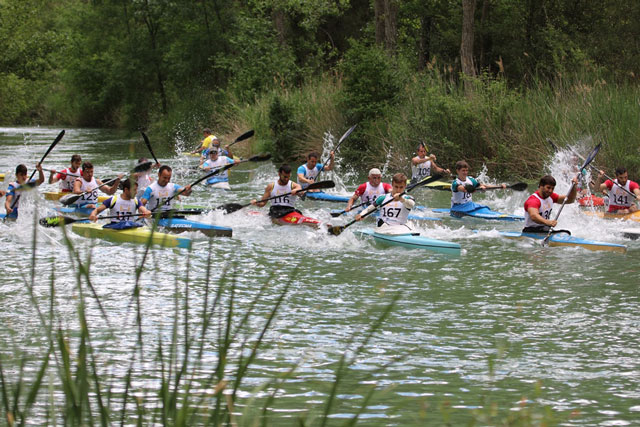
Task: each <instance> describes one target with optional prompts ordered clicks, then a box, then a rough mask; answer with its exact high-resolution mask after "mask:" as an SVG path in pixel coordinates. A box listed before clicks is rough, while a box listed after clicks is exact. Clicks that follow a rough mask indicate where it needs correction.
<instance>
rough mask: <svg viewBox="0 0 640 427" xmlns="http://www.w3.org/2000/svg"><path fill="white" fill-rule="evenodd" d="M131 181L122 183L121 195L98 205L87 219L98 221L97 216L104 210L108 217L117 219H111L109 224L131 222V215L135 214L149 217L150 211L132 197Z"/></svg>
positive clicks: (127, 180)
mask: <svg viewBox="0 0 640 427" xmlns="http://www.w3.org/2000/svg"><path fill="white" fill-rule="evenodd" d="M131 185H132V183H131V180H130V179H129V178H127V179H125V180H124V181H122V183H121V184H120V187H121V188H122V194H120V195H119V196H112V197H109V198H108V199H107V200H105V201H104V202H102V203H100V205H98V207H97V208H95V209H94V210H93V212H91V215H89V219H90V220H91V221H93V222H96V220H97V219H98V214H99V213H100V212H102V211H104V210H105V209H109V216H117V217H118V218H112V219H111V223H112V224H113V223H117V222H125V221H131V218H132V215H134V214H135V213H137V212H140V213H141V214H144V216H145V217H146V218H149V217H151V211H150V210H149V209H147V208H145V207H144V206H143V205H142V203H141V202H140V201H139V200H138V198H137V197H133V193H134V192H135V190H136V189H135V186H136V184H135V183H134V184H133V186H134V188H133V189H132V188H131Z"/></svg>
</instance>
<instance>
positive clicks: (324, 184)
mask: <svg viewBox="0 0 640 427" xmlns="http://www.w3.org/2000/svg"><path fill="white" fill-rule="evenodd" d="M335 186H336V183H335V182H333V181H331V180H327V181H318V182H312V183H311V184H309V185H308V186H307V187H306V188H305V191H308V190H323V189H326V188H333V187H335Z"/></svg>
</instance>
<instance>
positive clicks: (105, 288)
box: [0, 128, 640, 425]
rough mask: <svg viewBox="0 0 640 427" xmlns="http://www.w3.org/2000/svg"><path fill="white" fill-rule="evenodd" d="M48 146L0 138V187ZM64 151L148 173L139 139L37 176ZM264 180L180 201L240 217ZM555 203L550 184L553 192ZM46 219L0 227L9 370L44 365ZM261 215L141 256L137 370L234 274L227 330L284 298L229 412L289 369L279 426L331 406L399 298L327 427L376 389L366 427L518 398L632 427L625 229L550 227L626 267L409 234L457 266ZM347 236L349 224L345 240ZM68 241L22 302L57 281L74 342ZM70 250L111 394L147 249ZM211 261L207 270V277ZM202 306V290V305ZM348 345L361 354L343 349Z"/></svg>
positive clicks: (460, 227) (208, 360) (536, 248)
mask: <svg viewBox="0 0 640 427" xmlns="http://www.w3.org/2000/svg"><path fill="white" fill-rule="evenodd" d="M58 132H59V129H46V128H2V129H0V139H1V140H2V144H0V171H1V172H4V173H6V174H7V179H6V180H5V183H3V185H4V187H2V188H6V184H7V181H9V179H10V178H11V176H12V174H13V169H14V168H15V165H16V164H17V163H19V162H24V163H26V164H27V165H28V167H29V169H30V170H31V168H32V167H33V164H35V162H36V161H37V160H38V159H39V158H40V157H41V155H42V153H44V151H46V149H47V147H48V145H49V144H50V143H51V141H52V140H53V138H55V136H56V135H57V134H58ZM157 152H162V150H157ZM74 153H80V154H82V155H83V158H85V159H88V160H91V161H92V162H93V163H94V165H95V168H96V176H98V177H110V176H113V175H114V174H116V173H118V172H122V171H126V170H129V169H130V168H131V166H132V165H133V164H135V162H136V160H137V158H138V157H142V156H146V157H148V153H146V152H145V147H144V144H143V143H142V141H141V138H139V137H138V136H136V135H133V136H129V137H123V136H122V135H118V134H114V133H111V132H108V131H103V130H84V129H71V130H68V131H67V134H66V136H65V137H64V139H63V140H62V142H61V143H60V144H59V145H58V147H56V149H55V150H54V151H52V153H51V154H50V155H49V156H48V157H47V160H46V161H45V163H46V166H47V167H51V168H57V169H61V168H63V167H66V166H67V164H68V163H69V159H70V157H71V155H72V154H74ZM160 156H161V158H160V161H161V162H162V163H168V164H170V165H172V166H174V170H175V174H174V179H175V180H176V181H177V182H178V183H180V184H183V185H184V184H188V183H189V182H191V181H193V180H195V179H197V177H198V176H199V173H198V171H197V170H194V169H193V166H194V164H195V163H196V162H197V159H195V158H188V157H184V156H182V157H177V156H176V157H172V156H171V155H170V154H169V153H163V154H160ZM565 164H566V163H565ZM560 167H561V165H558V164H552V165H551V166H550V169H551V170H553V171H554V174H559V173H560V172H558V171H559V169H558V168H560ZM390 172H391V171H390ZM276 177H277V175H276V171H275V167H274V166H273V165H271V164H242V165H239V166H238V167H237V170H236V168H234V169H232V172H231V185H232V188H233V189H234V190H233V191H231V192H216V191H215V190H213V191H212V190H210V189H208V188H206V187H204V186H200V187H196V190H195V191H194V195H193V196H192V197H190V198H188V199H185V202H188V203H192V204H198V205H204V206H211V207H214V206H218V205H220V204H222V203H227V202H239V203H246V202H248V201H249V200H251V199H252V198H255V197H257V196H260V195H261V194H262V192H263V190H264V187H265V186H266V184H267V183H268V182H270V181H272V180H275V179H276ZM359 183H360V180H358V179H356V178H353V177H351V178H350V180H348V181H347V182H346V183H345V184H346V188H347V189H351V190H352V189H353V188H355V187H356V185H357V184H359ZM567 188H568V184H565V183H564V182H563V181H560V180H559V185H558V190H559V192H561V193H562V192H564V191H566V189H567ZM48 189H51V190H54V189H55V186H49V185H47V184H45V185H43V186H42V187H41V189H40V191H45V190H48ZM414 194H415V196H416V198H417V200H418V202H419V203H420V204H422V205H426V206H428V207H447V206H448V203H449V201H448V197H449V196H448V194H447V193H445V192H438V191H432V190H427V189H420V190H417V191H416V192H415V193H414ZM528 194H529V193H516V192H498V191H494V192H489V193H487V194H486V195H481V194H477V193H476V195H474V198H475V199H476V200H477V201H479V202H481V203H484V204H487V205H489V206H491V207H492V208H494V209H496V210H500V211H504V212H509V213H516V214H521V213H522V204H523V203H524V200H525V199H526V197H527V196H528ZM52 206H53V205H52V202H49V201H44V200H43V199H42V198H41V196H39V195H38V194H37V193H36V192H33V193H31V194H29V195H28V196H26V197H25V199H24V206H23V208H21V211H22V210H23V209H24V211H23V212H22V213H23V215H22V216H21V218H20V219H19V221H18V222H17V223H16V224H11V223H0V242H2V245H3V247H4V252H5V253H4V256H3V262H2V266H3V269H2V270H3V271H4V280H3V282H2V290H3V292H2V299H3V302H4V306H5V307H6V308H5V310H3V311H2V315H1V317H0V318H1V322H2V325H3V328H2V343H3V344H2V346H1V347H0V351H1V352H2V356H3V365H7V366H9V365H12V364H11V363H8V362H7V361H11V360H14V361H15V360H16V358H18V357H19V354H20V353H21V352H24V353H27V354H32V355H34V356H37V355H38V353H39V352H41V351H42V346H43V339H42V331H41V328H40V320H39V318H38V315H37V313H36V312H35V310H34V308H33V305H32V303H31V302H30V296H29V293H28V292H27V289H26V287H25V283H30V282H31V277H32V276H31V275H32V272H31V271H30V269H31V245H32V243H33V234H34V230H33V226H32V224H33V218H34V217H35V218H39V217H41V216H46V215H50V214H51V212H52V211H51V208H52ZM338 206H339V205H335V204H327V203H324V202H314V201H309V200H307V201H304V202H302V204H301V208H302V210H303V212H304V213H305V214H307V215H308V216H313V217H317V218H319V219H322V220H323V221H329V220H331V217H330V215H329V212H328V210H329V208H334V207H338ZM265 212H266V209H256V208H251V207H249V208H245V209H243V210H241V211H239V212H237V213H234V214H232V215H222V214H221V213H220V212H218V211H215V212H209V213H207V214H206V215H203V216H201V217H199V218H198V219H199V220H201V221H205V222H210V223H215V224H219V225H226V226H230V227H233V234H234V235H233V238H230V239H229V238H220V239H217V240H213V241H212V242H211V243H209V242H208V241H207V240H206V238H204V237H202V236H199V235H198V234H197V233H186V235H188V236H189V237H191V238H192V239H193V240H194V247H193V249H192V251H191V252H188V251H186V250H171V249H162V248H153V249H152V250H151V251H150V255H149V259H148V261H147V263H146V264H145V269H144V271H143V274H142V276H141V279H140V282H139V286H140V301H141V307H142V313H143V323H142V333H143V335H144V337H145V344H146V345H145V347H144V349H143V351H144V352H146V353H147V354H146V356H147V358H148V360H153V358H154V352H155V351H156V350H157V347H156V343H157V341H158V340H159V339H161V338H162V339H166V340H170V337H171V333H172V330H173V328H174V322H175V321H176V319H175V318H174V313H175V310H174V307H175V305H176V304H178V305H179V306H181V307H183V306H184V304H185V298H188V302H189V306H190V307H191V310H189V312H188V313H187V316H189V318H190V319H191V321H192V322H193V323H191V330H189V331H188V333H189V334H191V335H192V336H193V335H194V334H195V335H197V333H198V322H199V321H200V313H199V312H198V310H202V307H203V305H204V301H205V295H206V284H207V277H209V280H208V283H210V284H211V285H212V287H213V288H216V286H217V284H218V282H219V280H220V278H221V277H222V276H223V271H224V270H225V269H226V268H229V269H230V271H231V272H232V275H233V276H234V277H235V280H236V282H235V283H236V289H235V292H236V295H235V299H236V304H237V309H238V316H240V314H241V313H242V310H243V309H247V308H248V307H249V306H250V305H251V303H252V301H253V298H254V297H255V296H256V295H257V294H258V292H259V288H260V286H261V284H263V283H265V281H268V285H269V286H267V287H266V289H265V290H264V294H263V295H261V297H260V299H259V302H258V304H257V305H256V307H255V314H256V317H255V318H252V320H251V322H252V323H250V327H251V328H254V329H253V333H254V334H257V333H258V332H259V329H260V328H261V327H262V324H263V321H264V319H265V318H266V317H267V316H268V313H269V312H270V310H271V309H272V307H273V304H274V303H275V302H276V301H277V299H278V297H279V295H280V293H281V292H282V290H283V288H284V286H285V285H286V284H287V283H289V282H291V288H290V290H289V293H288V294H287V296H286V298H285V300H284V302H283V305H282V307H281V309H280V312H279V315H278V316H277V318H276V319H275V321H274V323H273V325H272V327H271V329H270V330H269V332H268V333H267V335H266V337H265V347H264V348H263V350H262V351H261V352H260V354H259V355H258V358H257V359H256V361H255V364H254V365H253V367H252V368H251V370H250V373H249V375H248V377H247V378H246V380H245V383H244V386H243V388H242V391H241V396H246V397H249V396H264V395H266V394H267V393H268V392H269V390H267V391H258V390H255V389H254V388H255V387H259V386H261V385H263V384H264V383H265V381H267V380H269V379H272V378H273V377H274V375H277V374H278V373H283V372H287V371H288V370H290V369H291V368H292V367H294V366H297V369H296V371H295V374H293V375H292V376H291V377H289V378H288V379H286V380H285V381H284V382H283V383H282V384H279V385H278V388H279V390H278V392H277V399H276V401H275V402H274V403H273V404H272V408H271V413H272V414H273V416H275V417H281V418H283V419H289V418H293V419H295V418H296V417H297V416H301V411H302V412H304V411H308V410H311V409H313V410H315V411H319V410H320V409H318V408H319V407H320V405H321V402H323V401H324V399H325V398H326V396H328V394H329V393H330V389H331V385H332V383H333V381H334V378H335V375H334V372H335V369H336V366H337V363H338V361H339V359H340V357H341V355H342V354H343V353H344V352H345V351H348V352H349V353H348V354H354V353H353V352H355V351H356V349H357V343H358V342H360V341H359V340H361V339H362V338H363V336H364V335H365V331H366V330H367V328H368V325H370V324H371V323H372V322H373V321H374V320H375V319H376V318H377V317H378V316H380V315H381V313H382V312H383V310H384V307H385V306H386V305H387V304H389V302H390V301H391V298H392V296H393V295H395V294H396V293H400V298H399V300H398V302H397V304H396V306H395V309H394V310H393V312H392V313H391V315H390V317H389V318H388V319H387V321H386V322H385V323H384V324H383V326H382V328H381V330H380V331H379V332H378V333H377V334H375V335H374V336H373V338H372V339H371V341H370V342H369V343H368V345H367V346H366V347H365V348H364V349H363V351H362V353H360V354H358V356H357V358H356V360H354V363H353V364H352V365H351V366H350V367H349V375H347V376H346V377H345V378H344V380H343V383H342V385H341V387H340V389H339V390H338V406H337V407H336V408H335V409H336V410H335V413H334V414H333V415H332V416H333V417H335V418H337V419H342V418H344V417H352V416H353V414H354V412H355V411H356V408H358V407H359V405H360V404H361V403H362V399H363V396H364V395H365V394H366V393H367V389H366V387H365V386H366V385H376V386H377V387H378V388H379V389H380V391H379V394H378V396H377V397H376V398H374V399H373V400H372V401H371V403H370V405H368V406H367V408H366V410H365V413H364V414H363V416H362V418H363V419H364V420H367V422H371V423H375V424H392V425H406V424H413V423H418V422H421V421H424V420H425V419H426V420H432V421H436V422H438V421H439V420H442V416H443V415H442V413H443V411H444V410H443V409H442V406H441V405H443V403H444V402H448V403H447V405H449V406H450V408H451V409H450V410H451V411H452V414H453V415H452V419H453V420H457V422H463V420H468V419H469V417H470V412H469V411H468V410H472V409H478V408H483V407H484V406H485V405H486V402H489V401H490V402H495V403H497V404H498V405H499V407H500V408H502V409H507V408H514V410H516V409H517V408H518V407H519V405H520V402H521V400H522V399H528V400H529V401H531V402H536V403H539V404H544V405H549V406H550V407H551V408H553V409H555V410H557V411H566V412H567V414H568V413H569V412H571V411H578V412H579V415H577V417H576V418H575V420H573V419H572V420H569V421H567V422H568V423H576V424H611V423H615V424H619V425H623V424H625V423H633V422H634V420H637V412H638V411H639V410H640V405H639V404H638V399H639V397H640V396H639V393H638V390H637V388H638V387H637V384H638V380H639V377H640V366H639V365H638V363H639V362H638V361H639V360H640V357H639V356H640V354H638V353H639V351H640V350H639V349H640V345H638V344H639V343H638V327H639V325H640V316H639V314H638V310H637V309H636V307H637V306H638V303H639V301H638V299H639V296H638V292H637V283H638V280H637V277H638V273H639V269H638V262H637V261H638V256H639V254H640V251H639V247H640V246H639V243H638V242H630V241H625V240H623V239H622V238H621V237H619V236H618V235H617V234H616V230H617V228H619V227H620V226H621V224H620V222H617V221H603V220H601V219H598V218H595V217H588V216H586V215H584V214H582V213H581V212H580V208H578V207H577V206H567V207H565V210H564V211H563V213H562V216H561V219H560V225H559V227H560V228H567V229H570V230H571V231H572V232H573V234H574V235H577V236H580V237H586V238H592V239H598V240H604V241H609V242H616V243H623V244H627V245H628V246H629V251H628V253H627V254H626V255H619V254H609V253H605V252H603V253H596V252H589V251H586V250H583V249H573V248H566V249H565V248H543V247H541V246H540V245H539V244H538V243H536V242H533V241H531V242H530V241H509V240H506V239H502V238H500V237H499V235H498V231H500V230H515V229H517V228H518V227H519V226H520V224H514V223H504V224H502V223H489V222H480V221H476V220H456V219H450V218H448V217H442V219H441V221H437V222H433V221H425V222H422V223H420V224H417V223H416V224H414V226H415V227H416V228H417V229H418V230H419V231H421V232H422V233H423V234H424V235H427V236H428V237H432V238H436V239H443V240H450V241H455V242H457V243H460V244H461V245H462V247H463V249H464V251H463V255H462V256H460V257H457V258H448V257H447V256H445V255H439V254H434V253H430V252H425V251H408V250H403V249H397V248H382V247H378V246H375V245H372V244H371V242H369V241H367V240H358V239H356V238H355V237H354V236H353V234H352V233H349V232H345V233H343V234H342V235H340V236H339V237H333V236H329V235H327V234H325V233H323V232H320V231H315V230H311V229H306V228H305V229H297V228H294V227H277V226H274V225H272V224H271V223H270V221H269V220H268V218H267V217H266V216H265V215H264V213H265ZM332 221H333V222H336V220H332ZM357 227H362V226H361V225H359V224H358V225H356V226H354V227H353V228H357ZM474 230H480V232H477V233H476V232H474ZM69 231H70V230H69ZM63 238H64V235H63V231H62V230H61V229H56V228H51V229H45V228H39V229H38V230H37V236H36V239H37V250H36V254H35V264H34V266H35V270H34V271H33V275H34V277H35V280H34V288H33V291H34V298H35V299H36V300H37V301H39V302H40V305H41V309H43V310H44V311H45V312H47V310H48V309H47V308H46V307H48V304H49V301H50V298H51V288H50V277H51V275H52V274H54V275H55V289H54V290H55V294H54V297H53V298H54V301H55V305H54V311H55V315H56V317H57V318H58V319H60V322H61V326H62V327H63V328H68V329H70V330H77V328H78V326H77V311H76V304H77V302H78V299H79V297H80V296H79V294H78V287H77V286H76V281H77V276H76V272H77V268H78V260H74V259H72V257H71V256H70V254H69V252H68V250H67V249H66V247H65V246H64V244H63ZM69 238H70V239H71V241H72V242H73V244H74V246H75V249H76V250H77V251H78V253H79V254H80V259H81V260H82V261H83V262H84V261H85V260H86V259H88V258H89V257H91V270H90V271H91V279H92V285H93V288H94V289H95V292H96V294H97V295H99V297H100V302H101V304H102V310H104V315H103V313H102V311H101V309H100V307H98V305H97V303H96V300H95V299H93V298H90V297H87V295H89V294H87V295H85V297H86V298H87V299H86V301H87V305H88V311H87V315H88V323H89V324H90V325H91V326H92V328H93V329H94V332H95V333H96V336H94V340H95V343H94V344H95V345H96V346H97V347H98V348H100V359H101V360H104V361H107V360H108V361H109V363H110V366H109V368H105V369H106V370H107V371H106V372H109V375H114V376H115V377H119V378H122V377H124V375H125V373H126V370H127V368H128V364H129V361H130V356H131V352H132V350H133V349H134V348H135V342H136V339H137V334H138V328H137V325H136V319H135V313H136V312H135V298H134V297H133V293H134V288H135V277H134V269H135V267H136V266H137V265H139V263H140V261H141V258H142V256H143V248H142V247H140V246H136V245H132V244H126V243H125V244H116V243H110V242H104V241H101V240H91V239H85V238H81V237H79V236H76V235H73V234H69ZM209 256H211V257H212V260H213V263H212V267H213V268H212V269H211V271H208V269H207V259H208V258H209ZM187 277H188V280H189V286H188V287H186V286H185V283H186V279H187ZM84 291H85V292H88V293H89V292H90V290H89V289H87V288H84ZM213 292H214V291H212V290H211V289H210V290H209V295H208V297H207V298H209V299H211V298H212V293H213ZM176 295H177V296H178V297H179V298H178V299H176ZM228 297H229V295H228V294H225V298H228ZM105 316H106V317H105ZM217 320H218V321H219V320H220V319H217ZM182 322H183V320H179V323H180V324H182ZM251 328H250V330H251ZM354 337H355V338H356V343H355V344H353V343H350V342H351V340H352V339H353V338H354ZM114 344H115V345H114ZM216 358H217V354H216V353H215V351H206V352H205V353H204V354H203V355H202V358H201V360H202V362H203V368H202V370H201V372H200V374H201V375H202V376H203V378H204V377H205V376H206V375H207V374H210V372H211V369H213V368H212V366H213V365H215V363H216ZM15 366H17V365H15ZM383 367H386V368H385V369H382V368H383ZM146 368H147V367H146V366H136V367H135V369H136V370H138V371H139V372H141V373H143V374H142V375H141V376H140V377H138V378H137V380H139V381H141V382H140V383H139V384H138V383H137V384H136V385H135V386H136V387H138V388H139V389H150V388H151V387H154V385H157V383H158V378H157V377H156V376H155V375H153V371H150V370H146ZM14 373H15V372H14ZM31 374H34V373H33V372H31ZM5 375H6V373H5ZM105 375H106V373H105ZM114 390H117V388H116V389H114ZM568 417H569V415H566V416H565V415H563V416H562V419H567V418H568Z"/></svg>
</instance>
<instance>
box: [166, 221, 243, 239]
mask: <svg viewBox="0 0 640 427" xmlns="http://www.w3.org/2000/svg"><path fill="white" fill-rule="evenodd" d="M158 226H160V227H162V228H165V229H168V230H171V231H173V232H177V233H180V232H183V231H200V232H201V233H203V234H205V235H207V236H209V237H231V235H232V232H233V230H232V229H231V228H230V227H223V226H221V225H213V224H206V223H204V222H198V221H191V220H188V219H184V218H160V219H159V220H158Z"/></svg>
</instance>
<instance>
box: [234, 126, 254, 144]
mask: <svg viewBox="0 0 640 427" xmlns="http://www.w3.org/2000/svg"><path fill="white" fill-rule="evenodd" d="M253 134H255V132H254V131H253V129H251V130H249V131H246V132H245V133H243V134H242V135H240V136H239V137H237V138H236V139H234V140H233V143H234V144H235V143H236V142H240V141H244V140H245V139H249V138H251V137H252V136H253Z"/></svg>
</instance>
